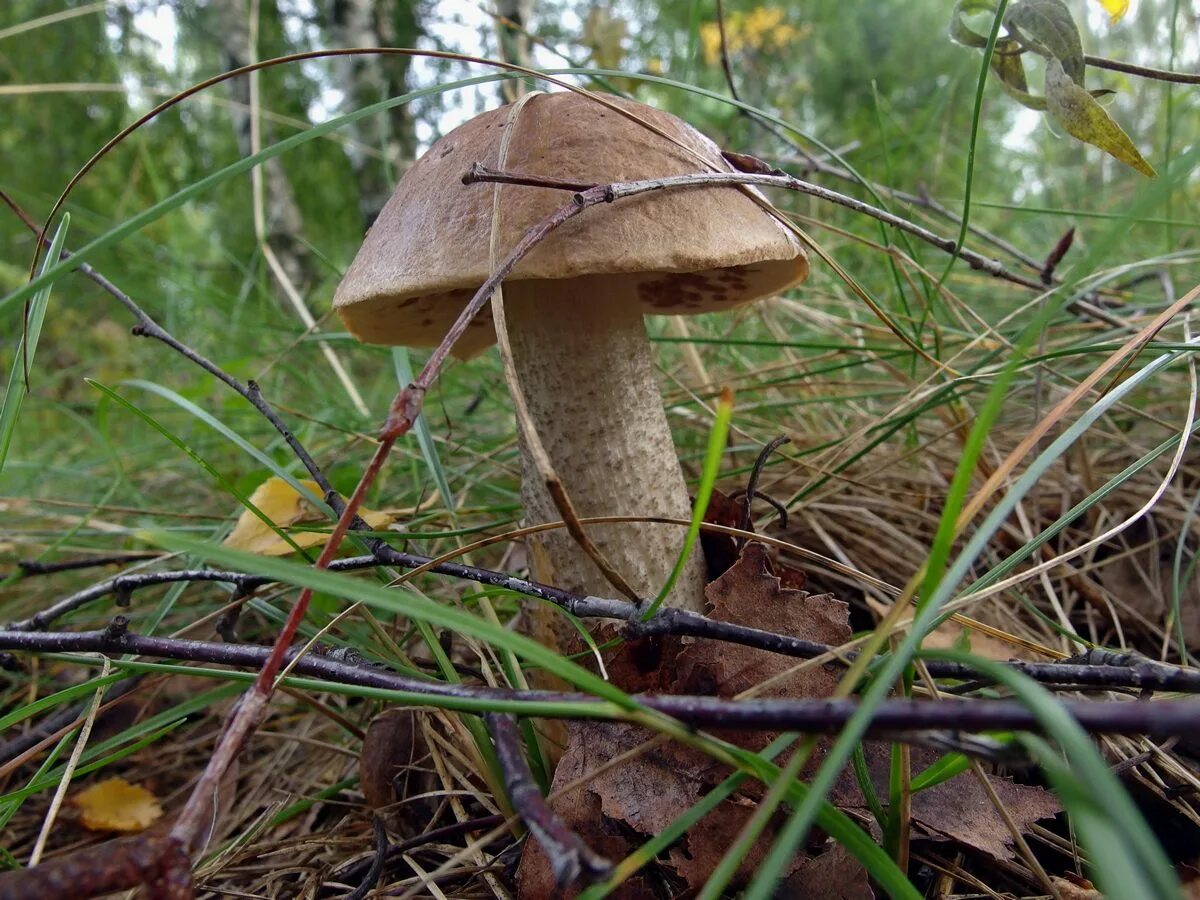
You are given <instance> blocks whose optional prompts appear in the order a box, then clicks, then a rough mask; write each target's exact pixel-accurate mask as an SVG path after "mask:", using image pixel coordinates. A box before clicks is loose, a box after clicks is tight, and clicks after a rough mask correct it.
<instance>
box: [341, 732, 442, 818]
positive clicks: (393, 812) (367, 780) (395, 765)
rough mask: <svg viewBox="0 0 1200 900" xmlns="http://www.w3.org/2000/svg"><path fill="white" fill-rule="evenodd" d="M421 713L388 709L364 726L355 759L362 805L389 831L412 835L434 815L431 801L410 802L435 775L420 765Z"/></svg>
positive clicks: (423, 746) (424, 755) (430, 786)
mask: <svg viewBox="0 0 1200 900" xmlns="http://www.w3.org/2000/svg"><path fill="white" fill-rule="evenodd" d="M420 715H421V714H420V713H418V712H417V711H416V710H413V709H389V710H386V711H384V712H382V713H380V714H379V715H378V716H376V717H375V718H374V719H372V720H371V724H370V725H368V726H367V733H366V736H365V737H364V738H363V747H362V752H361V753H360V754H359V757H358V781H359V787H360V788H361V789H362V792H363V796H364V797H365V798H366V801H367V805H368V806H370V807H371V808H372V809H373V810H374V811H375V813H376V814H377V815H378V816H379V817H380V818H381V819H382V820H383V823H384V825H386V826H387V828H388V830H389V831H391V832H393V833H395V834H399V835H402V836H404V837H411V836H412V835H414V834H417V833H418V832H419V831H420V830H421V829H422V828H423V827H425V825H426V824H427V822H428V820H429V817H430V816H431V815H432V814H433V812H434V803H433V802H432V801H431V800H425V799H421V800H413V799H411V798H413V797H416V796H418V795H421V794H425V793H428V792H429V791H431V790H432V789H433V787H434V776H433V774H432V773H431V772H430V771H428V770H427V769H425V768H422V762H423V761H427V760H426V758H427V757H428V755H429V748H428V745H427V744H426V743H425V736H424V735H423V734H422V732H421V727H420Z"/></svg>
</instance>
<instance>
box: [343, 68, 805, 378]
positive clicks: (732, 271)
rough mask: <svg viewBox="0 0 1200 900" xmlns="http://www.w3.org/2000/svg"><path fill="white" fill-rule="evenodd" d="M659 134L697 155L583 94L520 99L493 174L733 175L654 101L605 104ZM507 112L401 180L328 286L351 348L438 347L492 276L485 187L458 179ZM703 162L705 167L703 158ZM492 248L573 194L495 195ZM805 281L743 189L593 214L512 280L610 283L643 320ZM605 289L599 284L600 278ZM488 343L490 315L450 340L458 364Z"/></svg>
mask: <svg viewBox="0 0 1200 900" xmlns="http://www.w3.org/2000/svg"><path fill="white" fill-rule="evenodd" d="M606 99H608V100H609V101H610V102H612V103H614V104H616V105H617V106H619V107H621V108H622V109H624V110H627V111H629V112H631V113H633V114H635V115H637V116H638V117H639V118H641V119H643V120H645V121H647V122H649V123H651V124H652V125H654V126H656V127H658V128H660V129H662V131H663V132H665V133H666V134H669V135H671V136H672V137H673V138H674V139H675V140H677V141H679V142H680V143H681V144H683V145H684V146H685V147H687V148H689V149H691V150H693V151H695V152H697V153H698V154H699V156H700V159H697V158H696V157H694V156H692V155H691V154H689V153H688V152H687V151H685V150H684V149H682V148H681V147H679V146H678V145H676V144H674V143H672V142H671V141H668V140H667V139H665V138H664V137H662V136H661V135H659V134H656V133H655V132H653V131H651V130H650V129H648V128H645V127H644V126H642V125H640V124H638V123H637V122H635V121H632V120H631V119H629V118H627V117H626V116H623V115H621V114H620V113H617V112H615V111H614V110H612V109H608V108H606V107H605V106H604V105H602V104H600V103H598V102H596V101H595V100H593V99H590V98H588V97H586V96H584V95H582V94H577V93H575V92H571V91H567V92H562V93H554V94H542V95H538V96H535V97H533V98H531V99H530V100H529V101H528V102H527V103H526V104H525V106H524V108H523V109H522V110H521V111H520V114H519V116H518V118H517V120H516V122H515V124H514V125H513V126H512V127H513V128H515V134H514V135H513V137H512V138H511V140H510V144H509V150H508V158H507V161H506V163H505V165H504V168H505V169H506V170H508V171H511V172H519V173H522V174H531V175H541V176H547V177H555V178H559V179H564V180H569V181H579V182H594V183H599V184H607V183H612V182H619V181H635V180H641V179H645V178H657V177H662V176H667V175H683V174H688V173H693V172H702V171H705V164H706V163H707V164H708V166H710V167H711V168H712V169H713V170H716V171H723V172H724V171H732V170H731V168H730V166H729V165H728V163H726V162H725V160H724V158H722V156H721V154H720V151H719V150H718V148H717V147H716V145H715V144H713V142H712V141H710V140H709V139H708V138H706V137H705V136H704V135H702V134H700V133H699V132H698V131H696V130H695V129H694V128H692V127H691V126H690V125H688V124H687V123H686V122H683V121H681V120H680V119H677V118H676V117H675V116H672V115H670V114H669V113H665V112H662V111H660V110H657V109H654V108H653V107H650V106H645V105H643V104H640V103H635V102H633V101H629V100H623V99H620V98H616V97H608V98H606ZM508 115H509V107H507V106H505V107H501V108H499V109H494V110H491V111H490V112H486V113H483V114H482V115H480V116H477V117H475V118H474V119H471V120H470V121H469V122H467V123H465V124H463V125H461V126H459V127H458V128H456V129H455V130H454V131H452V132H450V133H449V134H447V135H446V136H445V137H443V138H442V139H441V140H439V141H437V142H436V143H435V144H434V145H433V146H432V147H431V148H430V149H429V152H428V153H426V154H425V155H424V156H423V157H421V158H420V159H419V160H417V161H416V162H415V163H414V164H413V165H412V166H411V167H410V168H409V170H408V171H407V172H406V173H405V175H404V177H403V178H402V179H401V180H400V183H399V184H398V185H397V186H396V190H395V192H394V193H393V194H392V197H391V199H390V200H389V201H388V203H387V205H386V206H384V208H383V211H382V212H381V213H380V214H379V218H378V219H377V220H376V222H375V224H374V225H373V226H372V227H371V230H370V231H369V232H368V234H367V237H366V240H365V241H364V242H363V245H362V248H361V249H360V250H359V252H358V256H356V257H355V259H354V262H353V263H352V264H351V266H350V269H349V271H348V272H347V273H346V276H345V278H344V279H343V280H342V283H341V284H340V285H339V286H338V289H337V293H336V294H335V296H334V301H333V305H334V307H335V308H336V309H337V311H338V313H339V314H340V315H341V317H342V320H343V321H344V322H345V323H346V326H347V327H348V328H349V329H350V331H351V332H352V333H353V334H354V336H355V337H357V338H358V339H359V340H362V341H366V342H368V343H373V344H403V345H406V346H412V347H425V346H434V345H436V344H437V343H438V342H439V341H440V340H441V339H442V337H443V336H444V335H445V333H446V331H447V330H448V329H449V327H450V325H451V324H452V323H453V321H454V320H455V319H456V318H457V317H458V315H459V314H460V313H461V312H462V309H463V307H464V306H465V305H466V303H467V302H468V301H469V300H470V298H471V295H472V294H473V293H474V292H475V291H476V290H478V288H479V286H480V285H481V284H482V283H483V282H484V281H485V280H486V279H487V277H488V275H489V274H490V272H491V267H490V265H489V258H488V248H489V240H490V238H489V234H490V229H491V223H492V194H493V190H494V186H493V185H490V184H475V185H464V184H463V183H462V176H463V175H464V174H465V173H466V172H467V171H468V169H470V167H471V165H472V163H476V162H479V163H483V164H485V165H488V166H493V167H497V166H498V165H499V160H498V155H499V146H500V139H501V136H502V134H503V129H504V128H505V127H507V126H506V122H507V121H508ZM701 159H702V160H703V162H701V161H700V160H701ZM501 192H502V193H501V199H500V217H499V223H498V227H499V242H498V245H497V246H498V247H499V248H500V251H499V252H500V253H501V254H504V253H507V252H508V251H509V250H510V249H511V248H512V247H513V246H514V245H515V244H516V243H517V242H518V241H519V240H520V239H521V237H522V236H523V235H524V233H525V231H526V229H528V228H529V227H531V226H533V225H535V224H537V223H538V222H540V221H542V220H543V219H545V218H547V217H548V216H549V215H550V214H551V213H553V212H554V211H555V210H556V209H558V208H559V207H561V206H563V204H565V203H567V202H568V201H569V199H570V197H569V194H567V193H566V192H565V191H561V190H552V189H548V188H532V187H526V186H518V185H506V186H504V187H502V188H501ZM807 274H808V260H807V258H806V256H805V254H804V250H803V248H802V247H801V246H800V244H799V242H798V241H797V240H796V238H795V236H794V235H792V234H791V233H790V232H788V231H787V230H786V229H785V228H783V227H782V226H781V225H780V224H779V223H778V222H777V221H775V219H774V218H772V217H771V216H770V215H769V214H768V213H766V212H765V211H764V210H763V209H761V208H760V207H759V206H758V205H757V204H756V203H755V202H754V200H753V199H751V198H750V197H748V196H747V195H746V194H745V193H744V192H743V191H742V190H741V189H739V188H737V187H732V186H727V185H726V186H708V187H700V188H684V189H681V190H672V191H662V192H654V193H650V194H645V195H641V196H637V197H631V198H628V199H624V200H620V201H618V202H616V203H613V204H608V205H603V206H600V207H594V208H592V209H590V210H587V211H586V212H584V213H583V214H582V215H580V216H578V217H576V218H574V219H572V220H570V221H568V222H567V223H565V224H564V225H563V226H561V227H560V228H558V229H557V230H556V231H554V232H553V233H551V234H550V235H549V237H547V238H546V239H545V240H544V241H543V242H542V243H540V244H539V245H538V246H536V247H535V248H534V249H533V250H532V251H531V252H530V254H529V255H528V256H527V257H526V258H525V259H523V260H522V261H521V263H520V264H519V265H518V266H517V267H516V269H515V270H514V271H513V273H512V274H511V275H510V276H509V281H513V280H526V281H528V280H534V279H563V278H578V279H582V280H581V282H580V290H579V292H578V296H579V297H580V298H581V301H582V299H583V298H585V297H586V296H587V294H588V293H589V286H590V287H594V288H598V289H601V291H602V294H609V292H610V290H611V289H613V288H616V287H621V288H623V289H624V290H627V291H630V292H634V293H636V295H637V296H638V297H639V298H641V301H642V305H643V307H644V309H645V311H646V312H647V313H660V314H691V313H701V312H710V311H714V310H721V309H727V308H731V307H734V306H738V305H739V304H742V303H747V302H749V301H751V300H755V299H757V298H759V297H763V296H766V295H768V294H772V293H775V292H777V291H780V290H783V289H784V288H786V287H789V286H790V285H793V284H796V283H798V282H800V281H802V280H803V279H804V278H805V276H806V275H807ZM600 282H603V283H600ZM494 341H495V333H494V331H493V328H492V323H491V317H490V315H489V314H488V312H487V311H486V309H485V310H484V311H483V312H481V313H480V315H479V316H477V317H476V319H475V321H474V322H473V323H472V327H471V328H470V329H469V330H468V332H467V333H466V334H465V335H464V336H463V337H462V339H461V340H460V341H459V342H458V345H457V346H456V347H455V353H456V355H458V356H462V357H468V356H472V355H474V354H475V353H478V352H480V351H482V350H484V349H486V348H487V347H489V346H490V345H491V344H492V343H494Z"/></svg>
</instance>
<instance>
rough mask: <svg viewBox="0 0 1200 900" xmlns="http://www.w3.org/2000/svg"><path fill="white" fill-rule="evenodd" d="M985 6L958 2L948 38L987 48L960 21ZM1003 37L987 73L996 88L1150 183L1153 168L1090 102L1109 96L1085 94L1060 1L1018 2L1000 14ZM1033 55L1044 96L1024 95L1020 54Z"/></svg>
mask: <svg viewBox="0 0 1200 900" xmlns="http://www.w3.org/2000/svg"><path fill="white" fill-rule="evenodd" d="M995 10H996V7H993V6H992V5H991V4H990V3H988V2H986V0H959V2H958V3H956V4H955V7H954V12H953V14H952V16H951V20H950V36H951V37H952V38H953V39H954V40H955V41H957V42H958V43H960V44H963V45H965V46H968V47H978V48H986V47H987V43H988V42H987V38H985V37H984V36H983V35H981V34H977V33H976V32H974V31H972V30H971V28H970V27H968V26H967V24H966V22H964V21H963V17H964V16H965V15H969V14H973V13H979V12H995ZM1003 21H1004V27H1005V29H1006V33H1005V35H1004V36H1003V37H1001V38H1000V39H999V40H998V41H996V46H995V49H994V50H993V51H992V55H991V59H990V62H991V67H992V71H993V72H995V74H996V75H997V77H998V78H999V79H1000V84H1001V85H1002V86H1003V87H1004V89H1005V90H1006V91H1008V93H1009V94H1010V95H1011V96H1012V97H1014V98H1015V99H1016V100H1017V101H1018V102H1019V103H1021V104H1022V105H1024V106H1027V107H1029V108H1030V109H1036V110H1045V111H1046V112H1047V113H1048V114H1049V115H1050V117H1051V118H1052V119H1053V120H1054V121H1055V122H1057V123H1058V124H1059V125H1061V126H1062V127H1063V129H1064V130H1065V131H1066V132H1067V133H1068V134H1070V135H1071V136H1072V137H1075V138H1078V139H1079V140H1081V141H1085V142H1087V143H1089V144H1092V145H1094V146H1096V147H1099V148H1100V149H1101V150H1103V151H1104V152H1105V153H1108V154H1109V155H1110V156H1112V157H1113V158H1114V159H1117V160H1120V161H1121V162H1123V163H1125V165H1127V166H1129V167H1130V168H1133V169H1136V170H1137V171H1139V172H1141V173H1142V174H1143V175H1146V176H1148V177H1151V178H1153V177H1154V176H1155V175H1156V174H1157V173H1156V172H1155V171H1154V167H1153V166H1151V165H1150V164H1149V163H1148V162H1146V160H1145V158H1144V157H1143V156H1142V154H1141V153H1140V152H1139V151H1138V149H1137V147H1135V146H1134V143H1133V141H1132V140H1130V138H1129V135H1127V134H1126V133H1125V132H1124V131H1123V130H1122V129H1121V126H1119V125H1118V124H1117V123H1116V122H1114V121H1113V119H1112V117H1111V116H1109V114H1108V113H1107V112H1106V111H1105V110H1104V108H1103V107H1102V106H1100V104H1098V103H1097V102H1096V97H1097V96H1101V95H1104V94H1107V93H1110V92H1109V91H1091V92H1089V91H1087V90H1086V89H1085V86H1084V74H1085V72H1086V68H1087V65H1086V61H1085V59H1084V53H1083V39H1082V38H1081V37H1080V34H1079V28H1078V27H1077V26H1076V24H1075V19H1074V18H1073V17H1072V16H1071V11H1070V9H1068V8H1067V5H1066V3H1064V2H1063V0H1019V2H1017V3H1011V4H1009V5H1008V6H1007V7H1006V9H1005V10H1004V19H1003ZM1025 53H1034V54H1036V55H1038V56H1040V57H1042V59H1044V60H1045V63H1046V78H1045V96H1044V97H1038V96H1035V95H1033V94H1031V93H1029V85H1028V82H1027V80H1026V76H1025V64H1024V61H1023V54H1025Z"/></svg>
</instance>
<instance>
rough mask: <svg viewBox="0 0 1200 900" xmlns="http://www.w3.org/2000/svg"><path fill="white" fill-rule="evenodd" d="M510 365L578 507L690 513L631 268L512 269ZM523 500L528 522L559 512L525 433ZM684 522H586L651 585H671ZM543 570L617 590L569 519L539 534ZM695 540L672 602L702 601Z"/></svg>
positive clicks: (648, 589) (554, 577) (648, 591)
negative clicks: (622, 273) (585, 271)
mask: <svg viewBox="0 0 1200 900" xmlns="http://www.w3.org/2000/svg"><path fill="white" fill-rule="evenodd" d="M504 310H505V318H506V320H507V323H508V334H509V340H510V342H511V346H512V357H513V368H514V370H515V372H516V376H517V380H518V381H519V382H520V384H521V387H522V390H523V392H524V395H525V401H526V404H527V406H528V409H529V414H530V419H531V420H532V424H533V426H534V427H535V428H536V429H537V433H538V436H539V437H540V438H541V442H542V445H543V446H544V447H545V450H546V453H547V455H548V456H549V458H550V461H551V464H552V465H553V467H554V470H555V473H556V474H557V475H558V478H559V480H560V481H561V482H562V485H563V487H564V488H565V489H566V492H567V494H568V496H569V497H570V498H571V502H572V503H573V505H574V507H575V510H576V512H577V513H578V514H579V515H580V516H602V515H627V516H669V517H673V518H683V519H686V518H688V517H690V515H691V502H690V500H689V498H688V491H687V486H686V484H685V483H684V480H683V473H682V471H681V470H680V468H679V460H678V458H677V457H676V455H675V446H674V444H673V443H672V441H671V429H670V427H669V425H668V424H667V417H666V414H665V412H664V411H663V407H662V397H661V394H660V393H659V387H658V379H657V370H656V367H655V362H654V355H653V352H652V349H651V346H650V341H649V339H648V338H647V336H646V327H645V324H644V323H643V321H642V313H641V309H640V306H639V303H638V299H637V293H636V288H635V286H634V285H633V284H632V283H631V280H627V279H622V278H619V277H612V276H607V277H605V276H594V277H582V278H573V279H562V280H537V281H513V282H509V283H508V284H507V285H505V288H504ZM521 442H522V454H521V456H522V463H523V468H524V472H523V480H522V486H521V495H522V501H523V502H524V504H525V514H526V516H527V518H528V521H529V524H536V523H540V522H552V521H557V520H558V519H561V518H562V516H561V515H560V513H559V511H558V508H557V507H556V506H555V503H554V500H553V498H552V497H551V496H550V493H549V491H548V489H547V487H546V484H545V482H544V480H543V478H542V477H541V476H540V474H539V473H538V471H537V467H536V464H535V463H534V462H533V460H532V459H531V457H530V454H529V453H528V452H527V449H526V445H527V436H526V435H525V434H524V433H523V429H522V434H521ZM685 533H686V532H685V530H684V529H682V528H680V527H678V526H674V525H662V524H653V523H643V522H635V523H628V524H619V525H593V526H589V527H588V534H589V536H590V537H591V538H592V540H593V541H594V542H595V543H596V545H597V546H598V547H599V548H600V550H601V552H602V553H603V554H604V555H605V556H606V557H607V558H608V560H609V562H611V563H612V565H613V567H614V568H615V569H616V570H617V571H618V572H619V573H620V574H621V575H622V576H623V577H624V578H625V580H626V581H627V582H628V583H629V585H630V586H632V587H633V589H634V590H635V591H637V592H638V593H639V594H640V595H641V596H642V597H644V598H645V597H650V598H653V597H654V596H656V595H657V593H658V592H659V590H661V589H662V586H663V584H664V583H665V582H666V579H667V576H668V575H669V574H670V572H671V569H672V567H673V566H674V565H675V561H676V559H677V558H678V556H679V553H680V550H681V549H682V547H683V541H684V537H685ZM531 558H532V562H533V568H534V571H535V573H536V574H537V577H538V578H539V580H543V581H547V582H549V583H551V584H556V585H558V586H560V587H562V588H565V589H567V590H572V591H579V592H582V593H587V594H597V595H601V596H604V595H611V594H612V593H613V589H612V587H611V586H610V585H609V584H608V582H607V580H606V579H605V578H604V576H603V575H602V574H601V572H600V570H599V569H598V568H597V566H596V564H595V563H594V562H592V560H591V559H590V558H589V557H588V556H587V555H586V554H585V553H584V552H583V550H582V549H581V548H580V547H579V546H578V545H577V544H576V543H575V541H574V540H573V539H572V538H571V536H570V535H569V534H567V532H566V531H565V530H563V529H558V530H555V531H550V532H545V533H543V534H541V535H537V536H535V537H534V538H533V539H532V543H531ZM704 580H705V579H704V564H703V555H702V554H701V552H700V550H699V548H698V547H697V548H696V549H695V550H694V551H693V552H692V554H691V557H690V558H689V560H688V563H687V566H686V567H685V569H684V571H683V573H682V574H681V576H680V578H679V581H678V582H677V583H676V585H675V588H674V589H673V590H672V592H671V594H670V595H669V596H668V597H667V598H666V601H665V602H666V604H667V605H668V606H675V607H681V608H683V609H689V610H693V611H695V612H703V609H704Z"/></svg>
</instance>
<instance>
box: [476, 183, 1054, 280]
mask: <svg viewBox="0 0 1200 900" xmlns="http://www.w3.org/2000/svg"><path fill="white" fill-rule="evenodd" d="M463 182H464V183H466V184H474V183H499V184H518V185H528V186H530V187H548V188H558V189H559V190H571V189H573V188H571V187H565V186H564V185H563V184H562V182H560V181H557V180H554V179H544V178H541V177H539V176H536V175H524V174H521V173H516V172H499V171H497V170H495V169H492V168H490V167H488V166H485V165H482V164H480V163H475V164H473V165H472V166H471V169H470V171H469V172H468V173H467V174H466V175H465V176H464V177H463ZM723 184H748V185H754V186H756V187H775V188H783V189H784V190H789V191H795V192H797V193H801V194H808V195H809V196H812V197H816V198H818V199H820V200H825V201H828V202H830V203H836V204H837V205H838V206H844V207H846V208H847V209H850V210H853V211H854V212H857V213H861V214H863V215H866V216H870V217H871V218H873V219H877V220H879V221H880V222H883V223H884V224H885V225H890V226H892V227H893V228H898V229H900V230H901V231H905V232H907V233H908V234H911V235H913V236H914V237H916V238H917V239H919V240H921V241H924V242H925V243H927V244H930V245H932V246H934V247H937V248H938V249H939V250H942V251H944V252H946V253H950V254H952V255H956V256H957V257H958V258H959V259H961V260H963V262H965V263H967V265H969V266H970V267H971V268H973V269H977V270H979V271H981V272H985V273H987V274H988V275H991V276H992V277H994V278H1000V279H1003V280H1004V281H1010V282H1012V283H1013V284H1019V285H1021V286H1022V287H1027V288H1032V289H1034V290H1038V291H1042V290H1045V287H1044V285H1042V284H1041V283H1040V282H1038V281H1035V280H1033V279H1030V278H1025V277H1024V276H1022V275H1017V274H1016V273H1014V272H1010V271H1009V270H1008V269H1007V268H1005V266H1004V265H1003V264H1002V263H1001V262H1000V261H999V260H996V259H992V258H990V257H987V256H984V255H983V254H981V253H976V252H975V251H974V250H968V249H966V248H965V247H964V248H958V247H957V244H956V242H955V241H954V239H953V238H948V237H943V236H941V235H939V234H935V233H934V232H932V231H930V230H929V229H928V228H924V227H922V226H920V225H917V224H916V223H914V222H910V221H909V220H908V219H905V218H903V217H901V216H897V215H895V214H894V213H890V212H888V211H886V210H883V209H880V208H879V207H877V206H872V205H871V204H869V203H864V202H863V201H861V200H858V199H856V198H854V197H850V196H848V195H846V194H840V193H838V192H837V191H833V190H830V189H829V188H825V187H821V186H820V185H817V184H813V183H812V182H809V181H803V180H801V179H799V178H796V177H794V176H792V175H788V174H787V173H786V172H784V171H783V170H782V169H772V170H770V172H769V173H766V174H764V173H758V172H697V173H695V174H689V175H672V176H668V177H664V178H648V179H644V180H640V181H629V182H622V183H617V184H608V185H592V186H590V187H589V188H588V189H587V190H584V191H580V192H578V193H577V194H576V202H577V203H581V204H584V205H586V206H591V205H594V203H596V202H606V203H612V202H615V201H616V200H621V199H624V198H626V197H633V196H637V195H639V194H645V193H649V192H652V191H662V190H678V189H683V188H690V187H703V186H706V185H723ZM596 191H602V192H603V194H602V196H601V197H600V198H599V199H598V200H597V199H593V195H594V192H596ZM580 211H582V210H580Z"/></svg>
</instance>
